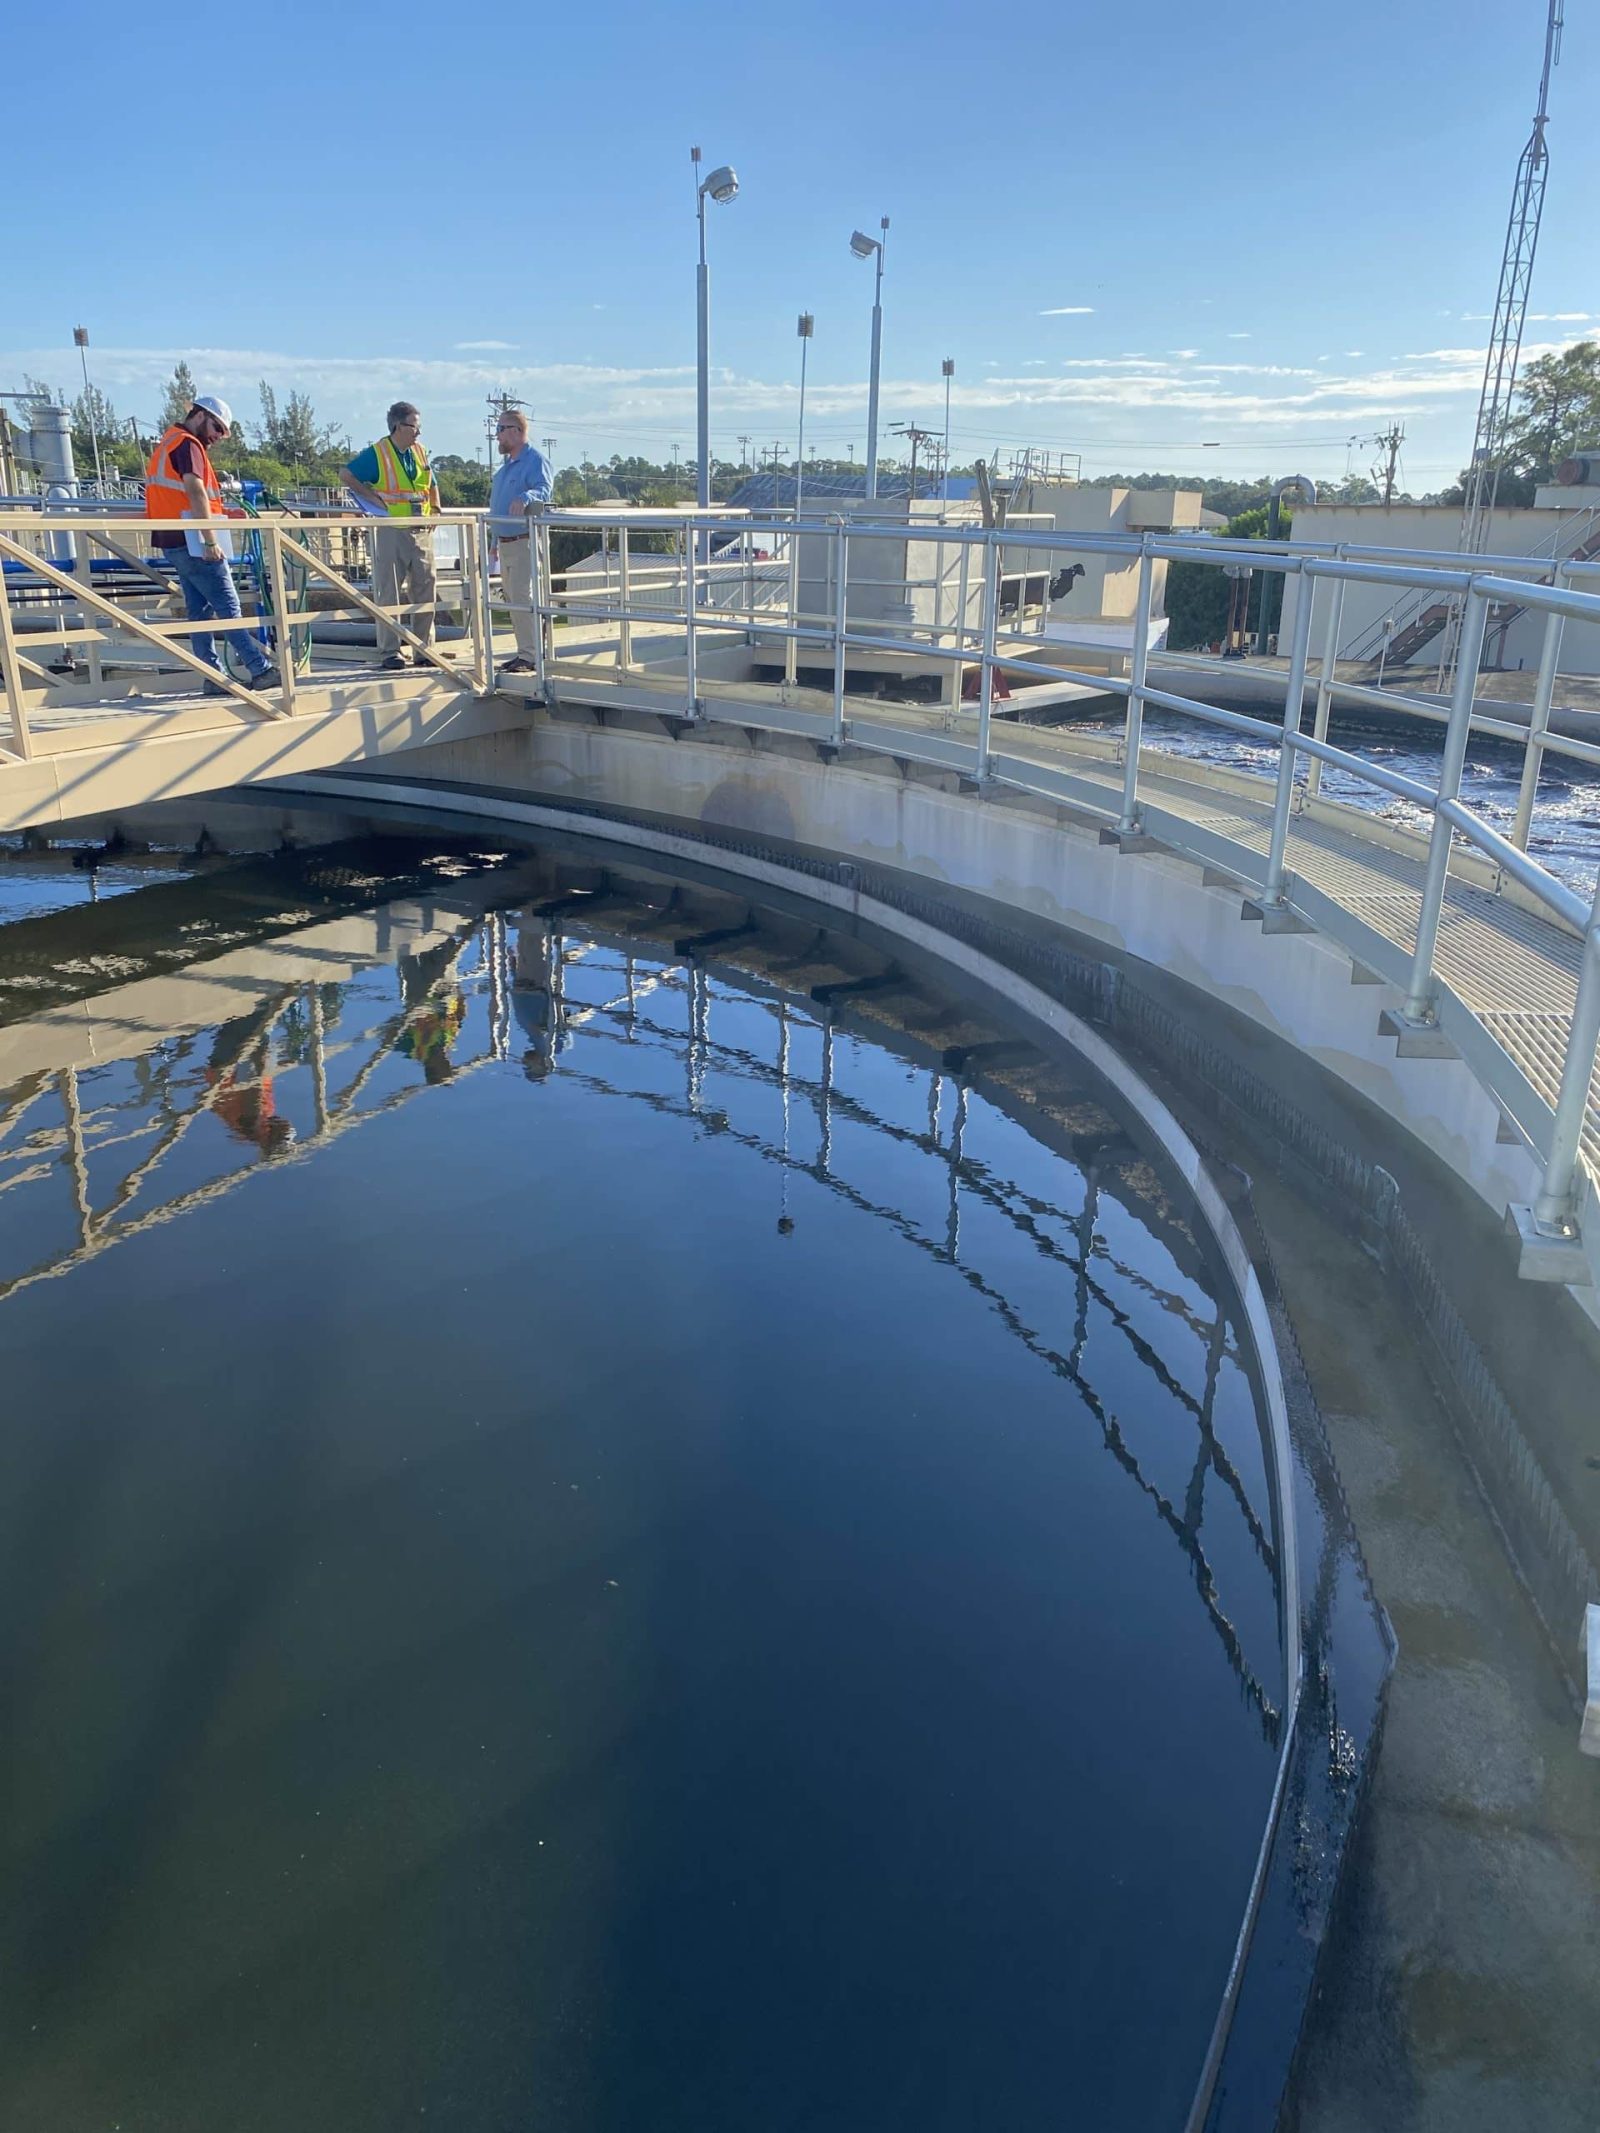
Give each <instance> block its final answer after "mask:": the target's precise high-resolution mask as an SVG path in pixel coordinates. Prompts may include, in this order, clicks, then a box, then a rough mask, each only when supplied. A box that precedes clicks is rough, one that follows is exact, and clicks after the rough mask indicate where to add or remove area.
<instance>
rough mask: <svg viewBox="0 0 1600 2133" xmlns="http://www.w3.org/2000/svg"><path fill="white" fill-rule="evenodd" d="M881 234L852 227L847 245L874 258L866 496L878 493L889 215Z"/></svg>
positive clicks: (864, 256)
mask: <svg viewBox="0 0 1600 2133" xmlns="http://www.w3.org/2000/svg"><path fill="white" fill-rule="evenodd" d="M878 228H879V229H880V230H881V232H882V235H881V236H878V237H867V236H865V235H863V233H862V232H861V231H860V230H854V231H852V233H851V237H850V249H851V251H852V252H854V253H855V255H856V257H857V259H872V258H874V257H875V258H876V260H877V269H878V271H877V282H876V285H875V287H874V289H873V294H872V372H871V375H870V377H869V378H868V380H867V497H868V499H869V501H871V500H875V499H876V497H877V494H878V370H879V365H880V362H881V360H882V356H883V248H884V246H885V245H886V244H887V243H888V241H889V218H888V216H887V215H885V216H884V217H883V219H882V221H881V222H880V223H879V224H878Z"/></svg>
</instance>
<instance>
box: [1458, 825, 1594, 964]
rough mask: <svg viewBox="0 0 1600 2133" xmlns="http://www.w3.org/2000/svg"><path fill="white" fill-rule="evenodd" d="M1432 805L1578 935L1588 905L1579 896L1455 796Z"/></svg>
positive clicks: (1583, 927)
mask: <svg viewBox="0 0 1600 2133" xmlns="http://www.w3.org/2000/svg"><path fill="white" fill-rule="evenodd" d="M1435 806H1436V808H1437V811H1438V812H1439V813H1440V814H1441V815H1443V816H1444V818H1445V820H1446V821H1447V822H1448V823H1449V825H1450V827H1451V828H1452V829H1454V830H1459V831H1460V832H1461V834H1462V836H1463V837H1465V838H1466V839H1467V841H1468V843H1469V844H1473V845H1476V846H1477V848H1478V850H1479V851H1480V852H1483V853H1484V854H1486V855H1487V857H1489V858H1490V859H1492V860H1493V861H1494V863H1495V865H1496V866H1497V867H1499V869H1500V870H1501V872H1502V873H1503V874H1508V875H1509V876H1510V877H1511V879H1512V880H1513V881H1516V882H1520V883H1521V885H1522V886H1523V888H1525V889H1527V890H1528V891H1529V892H1530V894H1532V895H1534V896H1536V897H1537V898H1538V899H1539V901H1540V903H1542V904H1543V905H1544V906H1545V908H1546V909H1547V910H1548V911H1549V912H1550V913H1551V914H1552V915H1553V916H1554V917H1555V918H1558V919H1561V920H1563V921H1564V922H1565V923H1566V924H1567V925H1569V926H1570V927H1571V928H1572V930H1573V932H1574V933H1576V934H1577V935H1578V936H1579V938H1580V939H1581V938H1582V936H1583V934H1584V932H1585V930H1586V929H1587V927H1588V924H1589V907H1588V905H1587V904H1586V903H1585V902H1584V901H1583V898H1582V897H1581V896H1579V895H1577V894H1576V893H1575V892H1574V891H1573V890H1571V889H1569V888H1567V887H1566V886H1565V885H1564V884H1563V883H1561V882H1559V881H1555V880H1553V879H1552V878H1551V876H1550V875H1549V874H1547V873H1546V872H1545V870H1544V868H1543V867H1542V866H1540V864H1539V862H1538V860H1537V859H1530V858H1529V857H1528V856H1527V854H1526V853H1525V852H1519V851H1518V850H1517V848H1516V846H1515V845H1514V844H1513V843H1511V841H1510V839H1509V838H1506V837H1502V836H1501V835H1500V833H1499V831H1498V830H1494V829H1491V828H1490V827H1489V825H1488V823H1487V822H1483V821H1480V819H1479V818H1478V816H1476V815H1475V814H1474V813H1473V812H1472V810H1471V808H1470V807H1465V806H1463V805H1462V803H1461V802H1460V801H1459V800H1439V801H1436V802H1435Z"/></svg>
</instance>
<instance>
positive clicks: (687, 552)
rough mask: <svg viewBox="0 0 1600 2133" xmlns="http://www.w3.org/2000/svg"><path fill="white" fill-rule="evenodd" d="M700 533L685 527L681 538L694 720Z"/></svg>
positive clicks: (687, 667) (685, 662)
mask: <svg viewBox="0 0 1600 2133" xmlns="http://www.w3.org/2000/svg"><path fill="white" fill-rule="evenodd" d="M699 539H700V533H699V528H698V527H696V528H695V529H694V530H693V531H692V532H691V530H690V529H689V527H687V526H685V527H684V529H683V532H682V535H681V536H680V540H681V544H682V548H683V671H684V682H685V686H686V688H687V689H688V692H689V716H690V717H691V718H694V717H695V716H696V715H697V714H698V712H699V709H700V676H699V670H698V658H697V648H696V644H695V629H694V606H695V600H696V597H697V594H698V587H697V585H696V582H695V567H694V565H695V553H696V549H697V546H698V543H699Z"/></svg>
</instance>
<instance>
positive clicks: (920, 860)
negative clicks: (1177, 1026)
mask: <svg viewBox="0 0 1600 2133" xmlns="http://www.w3.org/2000/svg"><path fill="white" fill-rule="evenodd" d="M613 719H614V720H615V714H613ZM404 769H405V773H406V774H407V775H410V774H414V775H415V776H416V777H418V778H426V779H434V780H453V781H458V782H461V783H463V784H472V785H478V786H486V787H494V788H496V789H498V790H501V791H503V792H504V793H505V794H506V796H507V797H508V798H509V797H517V798H526V799H535V798H540V797H544V798H548V799H549V800H551V801H553V802H555V803H558V804H560V803H569V804H570V803H574V802H576V803H579V804H581V805H588V806H596V807H600V808H606V807H610V808H620V809H624V810H628V811H631V812H637V813H640V814H644V815H649V816H652V817H654V818H656V819H657V820H659V821H661V822H662V823H663V824H669V825H670V824H673V823H677V824H690V825H699V826H704V827H708V828H714V829H719V830H727V831H732V832H735V833H743V834H747V835H750V836H752V837H759V838H768V839H776V840H781V841H782V842H784V843H788V844H794V845H798V846H802V847H807V848H810V849H813V850H817V851H822V852H827V853H829V854H832V855H835V856H838V857H844V858H856V859H860V860H863V861H868V862H871V863H875V864H877V865H881V866H884V867H890V868H894V869H896V870H898V871H902V872H905V873H908V874H911V875H915V876H919V877H921V878H922V879H924V880H925V881H927V882H928V883H929V884H930V885H933V886H935V887H937V885H938V884H941V883H943V884H946V885H948V886H949V887H951V888H952V889H955V890H957V891H962V892H970V893H972V894H975V895H981V896H983V897H986V898H988V899H991V900H993V901H998V902H1001V903H1004V904H1009V905H1011V906H1012V907H1014V908H1015V909H1016V910H1018V911H1021V912H1026V913H1029V914H1031V915H1032V916H1033V917H1034V918H1036V919H1039V920H1042V921H1045V922H1047V923H1049V924H1052V925H1056V926H1061V927H1065V928H1067V929H1069V930H1070V931H1071V932H1073V933H1075V934H1078V935H1080V936H1083V937H1085V938H1087V939H1089V940H1091V941H1097V942H1102V943H1104V944H1105V945H1106V946H1107V947H1109V948H1111V949H1113V950H1116V951H1119V952H1122V953H1126V954H1128V955H1130V956H1134V957H1137V958H1139V959H1140V960H1142V961H1144V962H1147V963H1151V964H1154V965H1155V966H1157V967H1158V968H1159V969H1162V970H1165V971H1167V972H1169V973H1170V974H1171V975H1172V976H1173V977H1175V978H1177V979H1180V980H1182V981H1184V982H1186V983H1188V984H1190V985H1192V986H1194V987H1196V988H1197V989H1198V990H1200V991H1201V992H1203V993H1206V994H1208V995H1210V996H1211V997H1212V998H1214V999H1216V1000H1218V1001H1220V1002H1222V1003H1223V1004H1224V1005H1226V1006H1228V1007H1231V1008H1233V1009H1235V1010H1237V1011H1238V1012H1239V1013H1240V1014H1242V1015H1244V1016H1245V1017H1246V1018H1247V1019H1248V1020H1249V1021H1250V1022H1251V1023H1253V1024H1255V1025H1256V1026H1257V1027H1259V1028H1260V1029H1262V1030H1264V1031H1268V1032H1270V1033H1271V1034H1272V1035H1274V1036H1276V1037H1278V1038H1281V1039H1282V1040H1283V1041H1284V1043H1285V1045H1286V1046H1288V1047H1289V1048H1290V1051H1291V1053H1292V1054H1295V1055H1300V1056H1304V1057H1306V1058H1309V1059H1312V1060H1315V1061H1316V1062H1317V1063H1318V1064H1320V1065H1321V1066H1323V1067H1325V1068H1327V1069H1328V1070H1329V1071H1330V1072H1331V1073H1332V1074H1334V1075H1335V1076H1336V1077H1337V1078H1338V1079H1339V1080H1340V1081H1341V1082H1342V1083H1344V1084H1345V1085H1346V1086H1347V1087H1349V1088H1350V1089H1353V1090H1355V1091H1356V1092H1357V1093H1359V1094H1360V1095H1362V1096H1364V1097H1366V1098H1368V1099H1369V1100H1370V1101H1371V1102H1372V1103H1374V1104H1376V1105H1377V1106H1378V1107H1379V1108H1380V1109H1381V1110H1383V1111H1384V1112H1385V1113H1386V1114H1387V1115H1388V1116H1389V1117H1391V1118H1392V1119H1394V1120H1395V1121H1396V1123H1398V1124H1399V1125H1400V1126H1402V1127H1403V1128H1404V1129H1405V1130H1407V1131H1408V1132H1409V1133H1410V1134H1412V1135H1413V1136H1414V1137H1415V1138H1416V1140H1417V1141H1418V1142H1420V1143H1421V1144H1422V1145H1423V1146H1425V1147H1426V1148H1428V1149H1430V1150H1431V1151H1432V1152H1433V1153H1434V1154H1436V1155H1437V1156H1439V1157H1440V1158H1441V1159H1442V1160H1443V1161H1444V1162H1445V1163H1447V1164H1448V1165H1449V1167H1450V1168H1451V1169H1452V1170H1453V1171H1454V1172H1456V1174H1457V1175H1458V1176H1460V1177H1461V1178H1463V1179H1464V1180H1466V1181H1467V1183H1468V1184H1470V1185H1471V1187H1472V1188H1473V1190H1474V1191H1475V1192H1476V1193H1478V1194H1479V1195H1480V1196H1481V1198H1482V1199H1483V1200H1484V1201H1485V1202H1486V1203H1487V1204H1488V1205H1489V1207H1490V1209H1491V1211H1492V1212H1493V1214H1494V1215H1495V1216H1496V1218H1498V1217H1499V1216H1500V1215H1501V1214H1502V1213H1503V1211H1504V1209H1505V1208H1506V1207H1507V1205H1508V1204H1510V1203H1512V1202H1525V1201H1527V1200H1528V1199H1529V1198H1530V1197H1531V1196H1532V1195H1533V1193H1534V1192H1535V1191H1536V1190H1537V1186H1538V1176H1537V1169H1536V1165H1535V1162H1534V1159H1533V1157H1532V1156H1531V1154H1530V1153H1529V1151H1528V1150H1527V1149H1526V1148H1525V1147H1524V1146H1523V1145H1522V1144H1521V1143H1520V1141H1517V1142H1512V1141H1506V1140H1503V1139H1502V1138H1501V1137H1500V1136H1501V1128H1502V1123H1503V1121H1502V1114H1501V1111H1500V1107H1499V1105H1498V1103H1497V1101H1496V1099H1495V1098H1494V1096H1493V1095H1492V1094H1491V1093H1490V1091H1489V1090H1488V1089H1487V1088H1486V1087H1485V1086H1484V1085H1483V1084H1482V1083H1481V1082H1480V1081H1479V1080H1478V1078H1477V1077H1476V1075H1475V1074H1474V1073H1473V1072H1472V1070H1471V1068H1470V1067H1469V1066H1468V1065H1467V1064H1466V1063H1465V1062H1464V1061H1462V1060H1460V1059H1417V1058H1407V1059H1402V1058H1399V1057H1397V1056H1396V1049H1395V1044H1394V1040H1393V1039H1392V1038H1391V1037H1386V1036H1384V1035H1382V1034H1381V1033H1380V1031H1379V1028H1378V1020H1379V1016H1380V1013H1381V1012H1383V1011H1384V1010H1385V1009H1391V1010H1392V1009H1398V1008H1399V1007H1400V1006H1401V1005H1402V1004H1403V1003H1402V1001H1401V998H1400V995H1399V992H1398V990H1397V989H1396V988H1394V987H1393V986H1390V985H1387V984H1383V983H1370V982H1361V983H1358V982H1353V977H1354V976H1355V973H1354V969H1353V965H1352V959H1351V957H1350V955H1349V954H1348V953H1347V952H1346V951H1344V950H1343V949H1341V948H1339V947H1338V946H1337V945H1336V944H1335V943H1334V942H1333V941H1331V940H1329V939H1328V938H1326V937H1325V936H1324V935H1322V934H1319V933H1314V932H1309V933H1276V934H1270V935H1268V934H1264V933H1263V931H1262V929H1261V928H1260V927H1259V926H1258V925H1254V924H1250V923H1247V922H1246V921H1245V920H1244V919H1243V918H1242V917H1241V898H1240V894H1239V891H1238V890H1237V888H1230V887H1226V886H1221V885H1218V886H1211V885H1208V884H1207V883H1206V882H1205V880H1204V878H1203V874H1202V870H1201V868H1200V867H1199V866H1198V865H1197V864H1195V863H1193V862H1191V861H1189V860H1186V859H1182V858H1179V857H1178V856H1176V855H1175V854H1172V853H1167V852H1162V851H1159V850H1156V851H1149V852H1142V853H1139V854H1137V855H1133V854H1125V853H1122V852H1120V851H1119V850H1118V849H1117V848H1116V847H1115V846H1114V845H1105V844H1102V843H1100V842H1099V839H1098V834H1097V832H1096V830H1095V829H1094V828H1093V827H1092V826H1088V825H1085V824H1083V823H1081V822H1075V821H1073V820H1071V819H1070V818H1068V817H1066V816H1065V815H1064V814H1063V813H1061V812H1060V811H1058V810H1056V809H1055V808H1053V807H1051V806H1050V805H1049V804H1048V803H1045V802H1042V801H1036V800H1034V799H1032V798H1031V797H1028V796H1024V795H1020V794H1006V793H1002V792H996V793H995V794H993V795H992V796H990V797H986V798H984V799H981V800H979V799H976V798H974V797H973V796H972V795H971V793H970V788H969V790H968V791H967V792H966V793H963V792H962V791H961V790H960V784H959V781H958V779H957V778H956V777H955V776H954V774H950V775H944V774H940V773H936V772H928V771H917V772H915V773H911V772H907V773H906V774H902V773H901V771H900V770H899V769H898V768H897V767H896V765H895V764H894V762H892V761H891V760H889V759H887V758H880V757H868V756H864V755H862V756H851V755H849V754H847V755H846V756H844V757H843V758H841V759H840V760H838V761H837V762H835V763H833V764H831V765H828V764H824V763H823V762H822V761H821V760H820V759H819V757H818V756H817V753H816V751H815V750H814V749H813V748H812V746H811V745H810V743H808V742H804V741H798V740H795V741H790V740H787V739H783V738H780V737H773V736H767V737H762V738H760V739H759V740H757V741H756V742H755V743H754V744H752V742H751V740H750V739H749V737H748V736H747V735H746V734H745V733H744V732H742V731H741V730H738V729H726V728H717V727H713V728H708V729H705V731H704V733H703V734H697V735H694V736H688V737H685V738H683V739H681V740H676V741H674V740H669V739H666V738H662V737H659V734H658V730H657V728H656V722H655V721H654V720H650V719H647V718H643V717H641V718H639V719H638V720H637V721H636V722H631V723H629V722H624V723H616V722H613V723H609V724H607V725H606V726H601V725H600V724H598V723H596V722H592V721H591V720H590V719H589V718H588V716H587V715H586V714H572V715H567V716H562V717H558V718H552V719H549V720H542V721H540V722H539V723H538V724H537V725H535V726H534V727H532V728H531V729H528V730H524V731H521V732H505V733H501V734H495V735H486V736H484V737H483V738H481V739H477V740H466V741H462V742H459V743H444V744H441V745H439V746H435V747H430V748H421V749H417V750H416V751H414V752H413V753H411V754H409V755H408V756H407V758H406V762H405V766H404ZM1590 1227H1591V1228H1593V1227H1594V1225H1593V1224H1592V1223H1591V1224H1590ZM1507 1278H1508V1279H1511V1278H1514V1277H1513V1276H1512V1272H1511V1255H1510V1251H1509V1248H1508V1253H1507ZM1574 1294H1575V1295H1576V1296H1577V1297H1578V1300H1579V1301H1580V1303H1581V1304H1582V1306H1583V1308H1584V1309H1585V1310H1586V1311H1588V1312H1589V1314H1590V1315H1591V1316H1593V1317H1597V1318H1600V1310H1597V1305H1596V1291H1595V1290H1593V1289H1590V1290H1588V1291H1574Z"/></svg>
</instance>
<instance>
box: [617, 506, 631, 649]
mask: <svg viewBox="0 0 1600 2133" xmlns="http://www.w3.org/2000/svg"><path fill="white" fill-rule="evenodd" d="M617 570H618V596H619V597H620V599H621V601H622V620H621V626H620V627H619V629H618V631H617V665H618V666H619V667H621V668H623V669H626V668H628V667H631V666H632V665H633V624H632V622H631V621H630V620H629V616H628V593H629V585H628V529H627V527H626V526H624V527H622V528H621V530H620V534H619V537H618V541H617Z"/></svg>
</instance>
